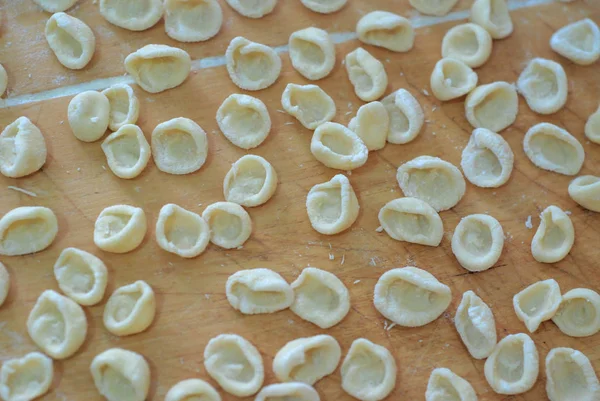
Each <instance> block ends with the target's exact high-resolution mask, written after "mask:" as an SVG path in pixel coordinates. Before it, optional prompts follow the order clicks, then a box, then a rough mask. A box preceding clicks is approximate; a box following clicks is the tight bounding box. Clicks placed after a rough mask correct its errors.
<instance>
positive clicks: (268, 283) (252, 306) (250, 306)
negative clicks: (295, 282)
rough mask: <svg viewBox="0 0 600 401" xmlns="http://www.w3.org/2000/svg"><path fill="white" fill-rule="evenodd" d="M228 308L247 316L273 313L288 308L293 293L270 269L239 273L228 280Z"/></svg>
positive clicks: (282, 279) (226, 286) (292, 298)
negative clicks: (230, 307)
mask: <svg viewBox="0 0 600 401" xmlns="http://www.w3.org/2000/svg"><path fill="white" fill-rule="evenodd" d="M225 293H226V294H227V300H228V301H229V304H230V305H231V306H233V307H234V308H235V309H236V310H239V311H240V312H242V313H244V314H246V315H255V314H259V313H273V312H277V311H280V310H283V309H287V308H289V307H290V305H291V304H292V302H293V301H294V291H293V290H292V287H290V285H289V284H288V283H287V281H285V279H284V278H283V277H281V276H280V275H279V274H277V273H275V272H274V271H273V270H269V269H248V270H240V271H238V272H236V273H234V274H232V275H231V276H229V278H228V279H227V284H226V285H225Z"/></svg>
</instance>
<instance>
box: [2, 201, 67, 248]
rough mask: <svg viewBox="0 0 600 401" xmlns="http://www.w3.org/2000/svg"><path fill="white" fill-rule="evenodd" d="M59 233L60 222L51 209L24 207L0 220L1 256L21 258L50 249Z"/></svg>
mask: <svg viewBox="0 0 600 401" xmlns="http://www.w3.org/2000/svg"><path fill="white" fill-rule="evenodd" d="M57 233H58V220H57V219H56V215H55V214H54V212H53V211H52V210H51V209H48V208H46V207H41V206H22V207H17V208H15V209H12V210H11V211H10V212H8V213H6V214H5V215H4V216H2V218H0V255H3V256H20V255H29V254H31V253H36V252H40V251H43V250H44V249H46V248H48V247H49V246H50V244H52V242H53V241H54V238H56V234H57Z"/></svg>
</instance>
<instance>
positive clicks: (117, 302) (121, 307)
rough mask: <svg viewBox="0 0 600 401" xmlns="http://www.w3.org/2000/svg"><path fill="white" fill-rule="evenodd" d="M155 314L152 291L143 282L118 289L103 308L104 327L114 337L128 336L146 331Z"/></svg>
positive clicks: (154, 300) (139, 281) (154, 301)
mask: <svg viewBox="0 0 600 401" xmlns="http://www.w3.org/2000/svg"><path fill="white" fill-rule="evenodd" d="M155 314H156V299H155V297H154V291H153V290H152V287H150V286H149V285H148V284H147V283H146V282H145V281H142V280H138V281H136V282H135V283H131V284H128V285H124V286H123V287H119V288H117V289H116V290H115V292H113V293H112V295H111V296H110V298H108V301H107V302H106V306H105V307H104V316H103V321H104V327H106V330H108V331H110V332H111V333H112V334H114V335H116V336H129V335H131V334H137V333H141V332H142V331H144V330H146V329H147V328H148V327H149V326H150V325H151V324H152V321H153V320H154V315H155Z"/></svg>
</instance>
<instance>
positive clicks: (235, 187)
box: [223, 155, 277, 207]
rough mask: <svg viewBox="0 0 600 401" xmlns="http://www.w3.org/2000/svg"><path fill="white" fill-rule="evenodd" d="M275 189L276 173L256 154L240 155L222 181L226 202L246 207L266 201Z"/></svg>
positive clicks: (269, 164)
mask: <svg viewBox="0 0 600 401" xmlns="http://www.w3.org/2000/svg"><path fill="white" fill-rule="evenodd" d="M276 189H277V173H276V172H275V169H274V168H273V166H272V165H271V163H269V162H268V161H266V160H265V159H263V158H262V157H260V156H256V155H245V156H242V157H241V158H240V159H239V160H238V161H236V162H235V163H233V165H232V166H231V170H229V171H228V172H227V175H226V176H225V180H224V181H223V194H224V195H225V200H227V202H233V203H237V204H239V205H242V206H246V207H254V206H260V205H262V204H264V203H266V202H267V201H268V200H269V199H271V197H272V196H273V194H274V193H275V190H276Z"/></svg>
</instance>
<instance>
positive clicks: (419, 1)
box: [409, 0, 458, 17]
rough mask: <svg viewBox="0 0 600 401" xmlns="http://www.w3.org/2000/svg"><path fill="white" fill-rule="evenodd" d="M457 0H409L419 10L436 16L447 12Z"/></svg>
mask: <svg viewBox="0 0 600 401" xmlns="http://www.w3.org/2000/svg"><path fill="white" fill-rule="evenodd" d="M457 2H458V0H409V3H410V5H411V6H413V7H414V8H416V9H417V10H418V11H419V12H421V13H423V14H428V15H435V16H438V17H441V16H443V15H446V14H448V13H449V12H450V10H452V7H454V6H455V5H456V3H457Z"/></svg>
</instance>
